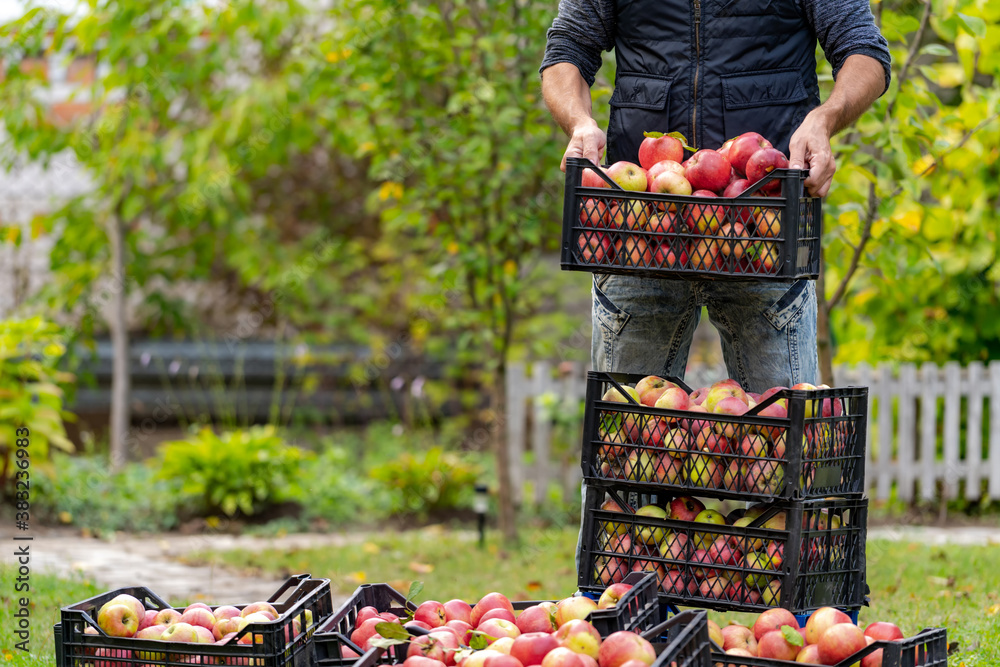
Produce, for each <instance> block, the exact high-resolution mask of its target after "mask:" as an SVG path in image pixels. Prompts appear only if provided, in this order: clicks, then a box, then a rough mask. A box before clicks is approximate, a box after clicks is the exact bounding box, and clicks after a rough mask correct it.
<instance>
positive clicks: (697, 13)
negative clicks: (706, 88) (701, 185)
mask: <svg viewBox="0 0 1000 667" xmlns="http://www.w3.org/2000/svg"><path fill="white" fill-rule="evenodd" d="M700 68H701V0H694V90H693V91H692V92H693V97H692V99H691V143H692V145H693V146H694V147H695V148H700V146H698V130H697V129H696V127H697V126H696V125H695V122H696V121H697V119H698V72H699V70H700Z"/></svg>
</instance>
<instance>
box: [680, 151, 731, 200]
mask: <svg viewBox="0 0 1000 667" xmlns="http://www.w3.org/2000/svg"><path fill="white" fill-rule="evenodd" d="M731 173H732V167H731V166H730V164H729V161H728V160H726V158H725V157H723V156H721V155H719V153H718V152H716V151H712V150H700V151H698V152H697V153H695V154H694V155H692V156H691V157H690V158H689V159H688V161H687V162H686V163H685V169H684V175H685V177H686V178H687V179H688V181H690V182H691V187H692V188H694V189H696V190H711V191H712V192H716V191H721V190H724V189H725V187H726V185H727V184H728V183H729V176H730V174H731Z"/></svg>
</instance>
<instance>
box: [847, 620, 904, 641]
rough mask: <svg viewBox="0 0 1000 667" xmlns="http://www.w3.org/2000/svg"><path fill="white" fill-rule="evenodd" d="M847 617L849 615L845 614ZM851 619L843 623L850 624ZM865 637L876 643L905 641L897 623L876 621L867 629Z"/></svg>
mask: <svg viewBox="0 0 1000 667" xmlns="http://www.w3.org/2000/svg"><path fill="white" fill-rule="evenodd" d="M844 615H845V616H847V614H844ZM850 620H851V619H850V617H848V619H847V620H846V621H842V622H843V623H849V622H850ZM865 636H866V637H871V638H872V639H874V640H875V641H887V642H894V641H897V640H899V639H903V631H902V630H900V629H899V626H898V625H896V624H895V623H886V622H885V621H876V622H874V623H870V624H869V625H868V627H867V628H865Z"/></svg>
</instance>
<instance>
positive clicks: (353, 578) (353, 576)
mask: <svg viewBox="0 0 1000 667" xmlns="http://www.w3.org/2000/svg"><path fill="white" fill-rule="evenodd" d="M346 579H347V580H348V581H349V582H351V583H352V584H358V585H361V584H363V583H365V581H366V580H367V579H368V575H366V574H365V572H364V570H358V571H357V572H351V573H350V574H349V575H347V577H346Z"/></svg>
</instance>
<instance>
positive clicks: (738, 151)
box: [729, 132, 772, 174]
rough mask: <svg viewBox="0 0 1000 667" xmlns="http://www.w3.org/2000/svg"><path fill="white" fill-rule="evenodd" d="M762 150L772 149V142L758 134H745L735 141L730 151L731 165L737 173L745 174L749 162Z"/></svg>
mask: <svg viewBox="0 0 1000 667" xmlns="http://www.w3.org/2000/svg"><path fill="white" fill-rule="evenodd" d="M762 148H772V145H771V142H770V141H768V140H767V139H765V138H764V137H762V136H761V135H759V134H757V133H756V132H744V133H743V134H741V135H740V136H738V137H736V139H735V140H733V145H732V146H731V147H730V149H729V164H731V165H733V169H735V170H736V171H738V172H740V173H741V174H745V173H746V169H747V161H748V160H749V159H750V157H751V156H752V155H753V154H754V153H756V152H757V151H759V150H760V149H762Z"/></svg>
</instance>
